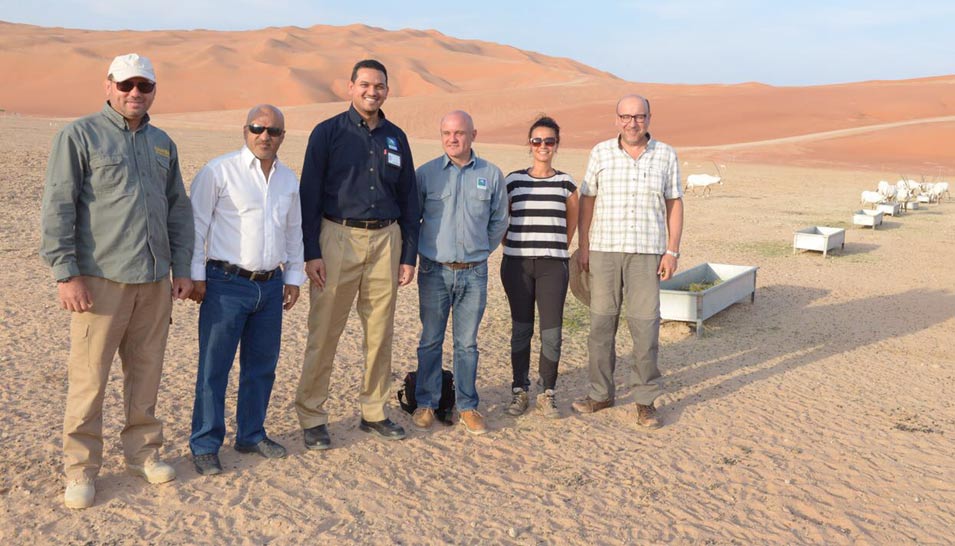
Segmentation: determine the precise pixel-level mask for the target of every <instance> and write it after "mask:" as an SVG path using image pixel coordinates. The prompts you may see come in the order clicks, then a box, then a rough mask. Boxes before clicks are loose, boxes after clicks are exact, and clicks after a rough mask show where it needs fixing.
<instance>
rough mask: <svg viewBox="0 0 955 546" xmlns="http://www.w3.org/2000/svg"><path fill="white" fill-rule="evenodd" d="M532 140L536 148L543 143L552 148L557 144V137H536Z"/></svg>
mask: <svg viewBox="0 0 955 546" xmlns="http://www.w3.org/2000/svg"><path fill="white" fill-rule="evenodd" d="M530 142H531V146H533V147H535V148H537V147H539V146H540V145H541V144H543V145H544V146H547V147H548V148H552V147H554V146H556V145H557V139H556V138H554V137H547V138H541V137H534V138H532V139H531V140H530Z"/></svg>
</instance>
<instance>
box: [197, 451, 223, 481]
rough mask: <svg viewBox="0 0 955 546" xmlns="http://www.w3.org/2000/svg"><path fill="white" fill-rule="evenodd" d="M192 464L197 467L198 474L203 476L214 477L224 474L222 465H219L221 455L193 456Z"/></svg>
mask: <svg viewBox="0 0 955 546" xmlns="http://www.w3.org/2000/svg"><path fill="white" fill-rule="evenodd" d="M192 464H193V465H195V467H196V472H198V473H200V474H202V475H203V476H214V475H216V474H219V473H221V472H222V465H221V464H220V463H219V455H217V454H215V453H206V454H203V455H193V456H192Z"/></svg>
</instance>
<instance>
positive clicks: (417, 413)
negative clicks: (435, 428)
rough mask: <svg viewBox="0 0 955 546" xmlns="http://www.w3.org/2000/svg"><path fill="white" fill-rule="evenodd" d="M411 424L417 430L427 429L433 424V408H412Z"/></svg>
mask: <svg viewBox="0 0 955 546" xmlns="http://www.w3.org/2000/svg"><path fill="white" fill-rule="evenodd" d="M411 424H413V425H414V428H416V429H418V430H428V429H430V428H431V425H433V424H434V410H433V409H431V408H418V409H416V410H414V415H412V416H411Z"/></svg>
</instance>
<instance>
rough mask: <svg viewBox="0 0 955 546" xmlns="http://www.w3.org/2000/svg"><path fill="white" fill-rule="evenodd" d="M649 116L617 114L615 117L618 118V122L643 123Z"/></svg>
mask: <svg viewBox="0 0 955 546" xmlns="http://www.w3.org/2000/svg"><path fill="white" fill-rule="evenodd" d="M649 117H650V114H617V119H619V120H620V123H622V124H624V125H626V124H628V123H630V122H631V121H636V122H637V123H643V122H645V121H647V118H649Z"/></svg>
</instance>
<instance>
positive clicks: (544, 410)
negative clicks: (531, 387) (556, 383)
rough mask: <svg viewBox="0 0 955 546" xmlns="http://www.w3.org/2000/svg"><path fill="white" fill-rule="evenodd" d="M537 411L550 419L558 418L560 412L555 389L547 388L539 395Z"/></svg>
mask: <svg viewBox="0 0 955 546" xmlns="http://www.w3.org/2000/svg"><path fill="white" fill-rule="evenodd" d="M537 411H538V412H540V414H541V415H542V416H544V417H546V418H548V419H557V418H558V417H560V412H559V411H557V400H556V398H555V393H554V389H547V390H545V391H544V392H542V393H540V394H538V395H537Z"/></svg>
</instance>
